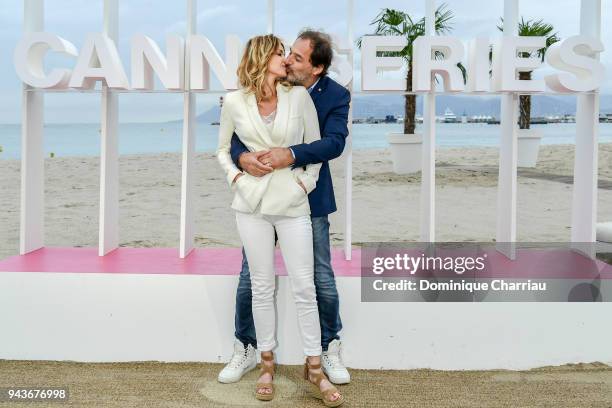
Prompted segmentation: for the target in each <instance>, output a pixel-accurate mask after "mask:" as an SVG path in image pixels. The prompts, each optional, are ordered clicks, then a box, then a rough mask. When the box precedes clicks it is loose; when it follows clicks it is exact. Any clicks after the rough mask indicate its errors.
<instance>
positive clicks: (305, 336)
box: [236, 211, 322, 356]
mask: <svg viewBox="0 0 612 408" xmlns="http://www.w3.org/2000/svg"><path fill="white" fill-rule="evenodd" d="M236 223H237V225H238V232H239V233H240V238H241V239H242V245H243V246H244V251H245V253H246V257H247V261H248V263H249V270H250V275H251V290H252V292H253V321H254V323H255V332H256V335H257V348H258V349H259V350H260V351H270V350H272V349H273V348H274V347H276V340H275V339H274V332H275V330H276V315H275V312H274V289H275V273H274V230H275V229H276V234H277V235H278V242H279V244H280V248H281V252H282V254H283V259H284V261H285V267H286V268H287V273H288V275H289V279H290V282H291V289H292V291H293V299H294V301H295V307H296V310H297V317H298V325H299V328H300V332H301V336H302V344H303V346H304V354H305V355H307V356H318V355H321V351H322V349H321V327H320V325H319V310H318V308H317V294H316V291H315V285H314V258H313V247H312V223H311V221H310V216H308V215H303V216H300V217H286V216H280V215H262V214H259V213H255V214H248V213H243V212H239V211H238V212H236Z"/></svg>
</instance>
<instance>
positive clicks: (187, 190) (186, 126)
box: [179, 0, 197, 258]
mask: <svg viewBox="0 0 612 408" xmlns="http://www.w3.org/2000/svg"><path fill="white" fill-rule="evenodd" d="M196 16H197V0H187V33H186V37H187V41H186V44H185V92H184V94H183V148H182V150H183V156H182V167H181V170H182V171H181V230H180V247H179V256H180V257H181V258H185V257H186V256H187V255H189V253H190V252H191V250H192V249H193V238H194V234H193V222H194V216H193V214H194V212H195V208H194V200H193V175H194V172H195V168H194V167H195V165H194V163H195V126H196V121H195V117H196V96H195V94H194V93H193V92H192V91H191V85H190V83H189V81H190V74H189V69H190V67H189V64H190V60H189V56H190V50H191V36H192V35H194V34H195V32H196Z"/></svg>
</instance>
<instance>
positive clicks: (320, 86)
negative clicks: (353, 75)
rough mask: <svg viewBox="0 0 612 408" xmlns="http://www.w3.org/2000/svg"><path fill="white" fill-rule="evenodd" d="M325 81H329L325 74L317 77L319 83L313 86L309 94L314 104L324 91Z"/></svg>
mask: <svg viewBox="0 0 612 408" xmlns="http://www.w3.org/2000/svg"><path fill="white" fill-rule="evenodd" d="M327 81H329V78H327V76H324V77H323V78H321V79H319V83H318V84H317V86H315V87H314V89H313V90H312V92H311V93H310V96H311V98H312V101H313V102H314V104H315V106H316V104H317V100H318V99H319V97H320V96H321V94H322V93H323V92H325V89H326V88H327Z"/></svg>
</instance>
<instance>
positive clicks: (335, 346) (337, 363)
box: [321, 339, 351, 384]
mask: <svg viewBox="0 0 612 408" xmlns="http://www.w3.org/2000/svg"><path fill="white" fill-rule="evenodd" d="M340 345H341V343H340V340H336V339H334V340H333V341H332V342H331V343H329V346H328V347H327V351H324V352H323V355H322V356H321V360H322V362H323V364H321V366H322V367H323V372H324V373H325V374H326V375H327V377H328V378H329V381H331V382H333V383H334V384H348V383H350V382H351V375H350V374H349V372H348V370H347V369H346V367H345V366H344V364H342V361H341V360H340Z"/></svg>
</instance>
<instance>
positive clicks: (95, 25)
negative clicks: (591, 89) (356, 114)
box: [0, 0, 612, 123]
mask: <svg viewBox="0 0 612 408" xmlns="http://www.w3.org/2000/svg"><path fill="white" fill-rule="evenodd" d="M275 3H276V14H275V19H276V21H275V33H276V34H277V35H279V36H280V37H282V38H283V39H284V40H286V41H288V42H290V41H292V40H293V39H294V38H295V36H296V34H297V33H298V32H299V31H300V29H302V28H304V27H311V28H315V29H322V30H324V31H326V32H328V33H330V34H336V35H338V37H339V38H344V39H346V38H347V24H346V21H347V16H348V14H347V5H346V4H347V3H346V2H344V1H342V0H339V1H329V0H310V1H308V2H302V3H301V4H300V3H298V2H295V1H292V0H276V2H275ZM439 3H441V2H438V4H439ZM0 4H1V7H0V123H19V121H20V115H21V114H20V110H21V82H20V80H19V78H18V77H17V75H16V73H15V70H14V67H13V51H14V48H15V45H16V44H17V42H18V41H19V39H20V38H21V35H22V18H23V3H22V1H19V0H0ZM119 4H120V9H119V42H118V49H119V53H120V56H121V59H122V62H123V64H124V67H125V70H126V72H127V73H128V77H129V72H130V71H129V69H130V61H129V52H130V39H131V37H132V36H133V35H135V34H145V35H147V36H149V37H151V38H152V39H153V40H155V41H156V42H157V43H158V44H159V45H160V48H162V50H164V49H165V45H164V44H165V36H166V34H168V33H176V34H179V35H182V36H184V33H185V15H186V7H185V6H184V5H185V4H186V2H184V1H172V2H170V1H167V0H119ZM446 4H447V5H448V7H449V8H450V9H451V10H452V11H453V13H454V18H453V20H452V25H453V30H452V32H451V33H450V35H452V36H455V37H458V38H459V39H461V40H462V41H464V42H467V41H468V40H470V39H472V38H474V37H476V36H482V35H485V36H489V37H495V36H497V35H499V32H498V30H497V28H496V25H497V24H498V23H499V17H500V16H501V15H502V14H503V0H489V1H487V2H486V6H487V7H486V8H484V7H483V1H482V0H447V1H446ZM102 6H103V1H102V0H87V1H82V0H46V1H45V19H44V20H45V31H47V32H50V33H54V34H57V35H59V36H61V37H63V38H65V39H67V40H68V41H70V42H72V43H73V44H74V45H75V46H76V47H77V49H80V47H81V46H82V43H83V40H84V38H85V36H86V34H87V33H89V32H99V31H101V28H102V9H103V8H102ZM266 7H267V1H266V0H249V1H246V0H240V1H237V0H224V1H223V2H219V1H213V0H200V1H198V5H197V8H198V15H197V33H198V34H201V35H205V36H207V37H208V38H209V39H210V40H211V41H212V43H213V44H214V45H215V47H216V48H217V49H218V51H219V53H220V55H221V56H224V55H225V54H224V42H225V41H224V38H225V36H226V35H227V34H236V35H238V36H239V37H240V38H241V40H242V41H243V43H245V42H246V40H247V39H248V38H250V37H252V36H254V35H259V34H265V32H266V27H267V13H266ZM382 8H394V9H398V10H403V11H405V12H407V13H409V14H410V15H411V16H413V17H414V18H416V19H418V18H421V17H422V16H423V15H424V2H423V1H420V0H412V1H406V0H403V1H401V0H355V2H354V13H353V16H354V23H353V24H354V25H353V31H354V39H357V38H359V37H360V36H362V35H364V34H369V33H372V32H373V30H374V27H373V26H372V25H370V22H371V21H372V19H373V18H374V17H375V16H376V15H377V14H378V13H379V12H380V10H381V9H382ZM579 10H580V0H538V1H534V0H531V1H527V0H522V1H521V2H520V12H519V13H520V15H521V16H523V17H525V19H539V18H543V19H544V20H545V21H546V22H548V23H550V24H552V25H553V26H554V27H555V29H556V30H557V32H558V35H559V36H560V37H561V38H566V37H569V36H572V35H576V34H578V30H579ZM602 21H603V22H605V21H612V0H602ZM601 39H602V42H603V43H604V46H606V47H610V48H612V25H610V24H605V23H602V33H601ZM611 51H612V50H606V51H604V52H603V53H601V54H600V59H601V61H602V63H603V64H604V65H605V66H606V70H607V78H606V82H605V83H604V85H603V86H602V87H601V92H602V93H604V94H612V52H611ZM354 62H355V67H354V71H353V74H354V83H355V86H356V88H357V89H358V88H359V82H360V67H359V66H360V54H359V50H358V49H355V60H354ZM46 65H47V68H50V67H55V66H57V67H68V68H71V67H72V66H73V65H74V61H73V60H71V59H68V58H64V57H57V56H53V55H51V56H48V57H47V58H46ZM551 72H553V71H552V70H551V69H550V68H549V67H547V66H544V67H543V68H542V69H539V70H538V71H537V72H536V75H535V77H536V78H538V77H541V76H543V75H545V74H548V73H551ZM213 77H214V75H213ZM212 84H213V88H214V89H216V90H218V91H219V92H221V88H220V86H219V84H218V82H217V81H216V80H214V79H213V81H212ZM219 96H221V93H218V94H208V95H205V94H201V95H198V97H197V101H198V112H203V111H206V110H208V109H210V108H211V107H212V106H213V105H215V104H217V103H218V99H219ZM119 101H120V102H119V103H120V121H122V122H143V121H145V122H146V121H156V122H157V121H166V120H175V119H179V118H180V117H181V116H182V106H183V99H182V96H181V94H179V93H168V92H154V93H146V94H122V95H121V96H120V98H119ZM99 119H100V95H99V94H98V93H95V92H84V93H82V92H69V93H48V94H47V95H46V96H45V121H46V122H47V123H64V122H79V123H83V122H97V121H99Z"/></svg>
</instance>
